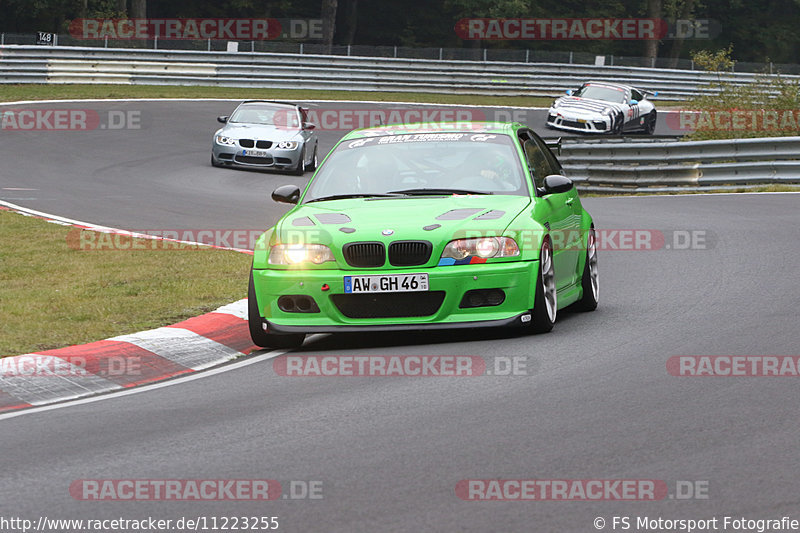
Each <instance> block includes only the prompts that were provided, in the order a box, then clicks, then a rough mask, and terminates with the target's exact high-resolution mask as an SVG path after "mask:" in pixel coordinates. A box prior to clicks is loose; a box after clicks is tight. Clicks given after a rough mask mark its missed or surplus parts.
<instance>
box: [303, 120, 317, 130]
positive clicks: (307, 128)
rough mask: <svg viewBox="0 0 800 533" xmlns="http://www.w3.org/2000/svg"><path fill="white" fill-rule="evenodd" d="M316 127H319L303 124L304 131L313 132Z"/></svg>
mask: <svg viewBox="0 0 800 533" xmlns="http://www.w3.org/2000/svg"><path fill="white" fill-rule="evenodd" d="M316 127H317V125H316V124H312V123H311V122H303V129H304V130H313V129H314V128H316Z"/></svg>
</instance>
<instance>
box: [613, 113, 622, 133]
mask: <svg viewBox="0 0 800 533" xmlns="http://www.w3.org/2000/svg"><path fill="white" fill-rule="evenodd" d="M624 126H625V115H622V114H619V115H617V123H616V124H614V129H613V130H611V135H622V128H623V127H624Z"/></svg>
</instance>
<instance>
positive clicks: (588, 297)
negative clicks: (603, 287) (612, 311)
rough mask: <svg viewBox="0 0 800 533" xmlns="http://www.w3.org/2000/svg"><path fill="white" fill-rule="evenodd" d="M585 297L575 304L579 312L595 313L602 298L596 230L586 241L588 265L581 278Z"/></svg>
mask: <svg viewBox="0 0 800 533" xmlns="http://www.w3.org/2000/svg"><path fill="white" fill-rule="evenodd" d="M581 288H582V289H583V296H582V297H581V299H580V300H578V301H577V302H575V304H574V308H575V309H576V310H577V311H594V310H595V309H597V302H598V301H599V298H600V275H599V273H598V271H597V236H596V235H595V231H594V228H592V229H591V230H590V231H589V236H588V237H587V239H586V263H585V264H584V266H583V276H582V277H581Z"/></svg>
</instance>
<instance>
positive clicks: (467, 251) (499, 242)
mask: <svg viewBox="0 0 800 533" xmlns="http://www.w3.org/2000/svg"><path fill="white" fill-rule="evenodd" d="M517 255H519V246H517V242H516V241H515V240H514V239H512V238H511V237H478V238H474V239H456V240H454V241H450V242H449V243H447V246H445V247H444V251H443V252H442V257H441V259H445V260H446V259H453V260H455V261H459V262H465V261H467V260H471V259H472V258H473V257H475V258H478V259H479V260H480V259H484V260H485V259H489V258H492V257H514V256H517ZM451 264H452V263H451Z"/></svg>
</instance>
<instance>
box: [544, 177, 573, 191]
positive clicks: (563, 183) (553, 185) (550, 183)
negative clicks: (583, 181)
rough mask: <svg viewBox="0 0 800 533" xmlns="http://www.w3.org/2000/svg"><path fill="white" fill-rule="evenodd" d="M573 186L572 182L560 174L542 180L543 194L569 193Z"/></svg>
mask: <svg viewBox="0 0 800 533" xmlns="http://www.w3.org/2000/svg"><path fill="white" fill-rule="evenodd" d="M574 186H575V184H574V183H572V180H571V179H569V178H568V177H566V176H562V175H561V174H551V175H549V176H546V177H545V178H544V193H545V194H558V193H562V192H567V191H571V190H572V188H573V187H574Z"/></svg>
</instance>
